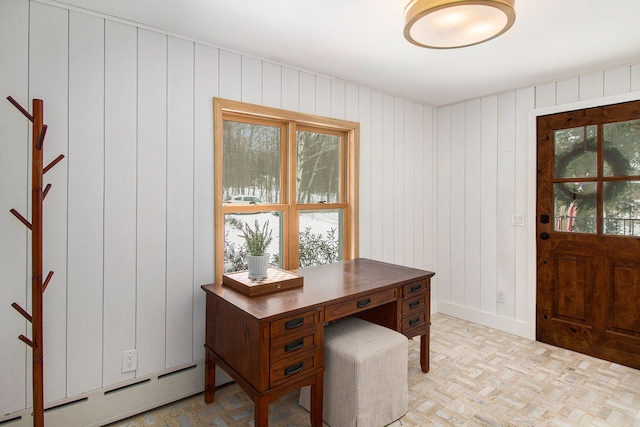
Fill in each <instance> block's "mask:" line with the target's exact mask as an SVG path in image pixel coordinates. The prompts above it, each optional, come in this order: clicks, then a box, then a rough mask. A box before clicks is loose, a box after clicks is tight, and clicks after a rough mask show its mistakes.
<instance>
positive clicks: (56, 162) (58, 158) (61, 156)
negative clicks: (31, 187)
mask: <svg viewBox="0 0 640 427" xmlns="http://www.w3.org/2000/svg"><path fill="white" fill-rule="evenodd" d="M62 159H64V154H60V155H59V156H58V157H56V158H55V159H54V160H53V161H52V162H51V163H49V164H48V165H47V166H46V167H45V168H44V169H42V174H43V175H44V174H45V173H47V172H48V171H49V169H51V168H52V167H54V166H55V165H57V164H58V162H59V161H60V160H62Z"/></svg>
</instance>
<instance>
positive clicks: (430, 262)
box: [416, 107, 438, 301]
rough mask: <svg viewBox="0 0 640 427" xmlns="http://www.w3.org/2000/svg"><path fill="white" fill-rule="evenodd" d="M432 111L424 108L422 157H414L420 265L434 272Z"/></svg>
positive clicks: (433, 142) (433, 140) (433, 134)
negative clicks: (420, 196) (419, 183)
mask: <svg viewBox="0 0 640 427" xmlns="http://www.w3.org/2000/svg"><path fill="white" fill-rule="evenodd" d="M434 110H435V109H434V108H432V107H424V113H423V120H422V123H423V131H422V138H423V139H422V144H423V156H422V158H420V157H419V156H416V162H418V163H420V162H422V164H421V165H420V167H421V168H423V170H424V175H423V179H424V209H423V212H424V221H423V226H424V232H423V235H424V264H423V265H422V268H426V269H427V270H431V271H435V269H436V267H437V265H436V257H435V252H434V251H435V248H436V247H437V244H438V242H437V235H436V231H435V230H436V229H437V227H436V224H437V223H436V221H437V210H436V203H435V196H436V194H437V193H436V179H437V177H438V168H437V167H436V160H437V158H438V151H437V149H438V147H437V144H436V142H435V131H436V130H435V126H434V117H435V111H434ZM416 170H419V169H416ZM436 288H437V286H436ZM431 300H432V301H437V289H436V290H435V291H434V294H433V295H432V298H431Z"/></svg>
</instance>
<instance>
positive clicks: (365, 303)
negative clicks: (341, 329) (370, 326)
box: [358, 298, 371, 308]
mask: <svg viewBox="0 0 640 427" xmlns="http://www.w3.org/2000/svg"><path fill="white" fill-rule="evenodd" d="M369 304H371V298H367V299H363V300H362V301H358V308H364V307H366V306H368V305H369Z"/></svg>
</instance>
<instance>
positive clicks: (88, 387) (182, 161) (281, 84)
mask: <svg viewBox="0 0 640 427" xmlns="http://www.w3.org/2000/svg"><path fill="white" fill-rule="evenodd" d="M0 7H1V8H2V9H1V10H0V11H1V12H2V13H1V14H0V24H2V26H1V28H0V31H3V32H4V31H8V32H11V34H12V36H11V37H10V39H11V42H10V43H9V42H7V41H6V40H8V39H9V38H2V39H0V48H1V49H2V50H1V52H2V53H3V54H6V56H4V55H3V58H11V59H12V61H9V62H5V61H3V62H2V64H0V67H1V68H0V69H1V70H2V75H3V79H2V82H1V83H0V84H2V86H1V87H3V88H5V89H6V90H5V91H6V92H7V95H8V94H13V95H14V96H15V97H16V98H17V99H18V100H19V101H20V102H23V103H24V104H25V105H26V106H30V99H31V98H32V97H39V98H42V99H44V100H45V122H46V123H47V124H48V125H49V131H48V134H47V142H46V147H45V155H46V158H47V161H51V160H52V159H53V158H55V157H56V156H57V155H58V154H61V153H62V154H65V155H66V156H67V157H66V158H65V160H64V161H63V162H62V163H60V164H59V165H58V166H56V167H55V168H54V169H52V170H51V171H50V172H49V173H47V175H46V177H45V178H46V179H45V180H46V181H47V182H51V183H52V184H53V188H52V190H51V193H50V194H49V196H48V197H47V201H46V203H45V218H46V222H45V269H51V270H54V271H55V275H54V279H53V280H52V282H51V285H50V287H49V288H48V289H47V293H46V297H45V312H46V328H45V354H46V357H45V364H46V369H45V372H46V378H45V386H46V400H47V401H48V402H54V401H65V400H67V399H68V398H73V397H75V396H81V395H82V394H83V393H89V392H91V391H92V390H95V389H100V388H104V387H110V386H111V387H112V386H113V385H115V384H118V383H121V382H123V381H126V380H131V379H133V378H135V377H136V376H138V377H141V376H146V375H149V374H153V373H156V372H162V371H165V370H166V369H170V368H172V367H180V366H183V365H184V364H185V363H190V362H192V361H194V362H198V361H201V360H202V359H203V357H204V349H203V341H204V323H205V317H204V316H205V313H204V306H205V298H204V292H202V290H201V289H200V286H201V285H202V284H206V283H210V282H211V280H212V279H213V277H214V269H213V258H214V256H213V239H214V231H213V213H214V208H213V176H214V171H213V143H212V141H213V97H214V96H221V97H225V98H231V99H235V100H243V101H246V102H253V103H258V104H263V105H269V106H273V107H277V108H286V109H290V110H294V111H302V112H306V113H312V114H321V115H325V116H330V117H334V118H340V119H347V120H352V121H359V122H360V123H361V139H360V146H361V153H362V154H361V168H360V182H361V188H360V201H361V207H360V221H361V239H360V254H361V255H362V256H367V257H370V258H374V259H379V260H385V261H389V262H399V263H402V264H406V265H413V266H416V267H422V268H426V269H432V270H434V269H435V265H434V263H435V259H434V257H433V254H434V253H435V251H434V241H433V239H430V238H428V237H429V236H433V235H434V234H435V233H434V230H433V229H432V227H433V224H434V223H435V221H434V218H433V208H434V206H435V205H434V203H433V201H432V200H431V199H430V197H431V195H432V194H433V182H434V181H433V175H432V170H433V161H432V159H433V157H432V156H433V154H432V153H433V150H434V149H435V147H434V143H433V139H434V126H433V123H434V109H433V108H432V107H430V106H426V105H422V104H419V103H416V102H414V101H410V100H406V99H403V98H400V97H395V96H393V95H390V94H385V93H381V92H377V91H373V90H371V89H369V88H363V87H359V86H358V85H355V84H352V83H345V82H341V81H338V80H333V79H331V78H329V77H326V76H316V75H314V74H312V73H310V72H307V71H299V70H296V69H293V68H289V67H286V66H282V65H277V64H271V63H267V62H263V61H261V60H257V59H254V58H251V57H247V56H243V55H241V54H238V53H233V52H228V51H225V50H222V49H218V48H214V47H211V46H205V45H202V44H199V43H195V42H192V41H187V40H183V39H179V38H177V37H174V36H168V35H165V34H161V33H158V32H156V31H152V30H150V29H146V28H137V27H136V26H134V25H128V24H126V23H122V22H114V21H111V20H110V19H108V18H106V19H105V18H102V17H99V16H96V15H85V14H83V13H81V12H78V11H69V10H66V9H63V8H60V7H57V6H53V5H51V4H43V3H38V2H37V1H28V0H8V1H3V2H2V3H0ZM5 12H6V13H5ZM7 17H11V19H9V18H7ZM5 24H6V25H5ZM2 34H4V33H2ZM27 55H28V57H27ZM13 59H15V61H13ZM29 64H30V67H29ZM4 76H7V78H6V79H5V78H4ZM9 90H10V91H11V93H8V91H9ZM7 104H8V103H7ZM0 112H1V113H2V115H3V117H2V124H3V126H2V130H0V131H1V132H2V136H3V140H2V144H3V145H2V155H1V156H0V158H1V159H2V160H1V161H2V162H4V163H7V162H8V163H7V167H3V168H2V170H0V182H2V183H3V186H2V190H1V191H2V192H1V193H0V194H1V196H2V199H1V203H2V207H3V211H7V210H8V209H10V208H11V207H16V208H19V209H21V211H25V210H26V209H27V204H28V200H29V199H28V198H29V183H28V179H29V172H28V171H27V167H28V165H29V162H28V160H29V157H28V153H27V150H28V147H29V144H30V140H29V139H28V129H29V126H28V123H25V121H26V119H23V118H22V116H21V115H19V113H16V112H15V111H13V107H12V106H11V105H8V106H6V105H2V106H1V107H0ZM5 123H7V126H5ZM5 135H6V137H7V138H4V136H5ZM9 139H10V140H12V142H13V143H14V145H12V146H11V147H5V145H6V144H5V142H4V141H5V140H9ZM16 139H17V140H18V141H14V140H16ZM15 142H20V143H19V144H15ZM398 148H399V150H398ZM4 163H3V165H4ZM425 174H426V175H425ZM5 182H11V183H14V185H12V186H11V188H7V186H5V185H4V183H5ZM5 204H6V205H7V206H6V209H4V208H5ZM0 221H1V222H0V224H2V227H3V236H8V239H3V240H2V252H1V253H2V254H3V257H2V259H0V263H1V265H2V267H3V268H2V271H1V274H2V278H3V279H4V278H6V279H7V280H3V281H2V282H1V283H0V289H1V291H2V292H0V296H1V298H2V302H3V304H4V302H5V300H6V304H4V305H3V306H4V307H5V308H3V309H0V319H2V320H3V323H2V324H3V328H2V331H1V333H2V338H3V339H5V338H6V339H5V340H4V341H3V342H6V343H7V346H6V347H7V348H8V350H7V351H5V350H3V352H2V356H1V357H2V358H1V359H0V362H1V365H0V372H2V380H3V381H2V382H1V383H0V413H2V414H7V413H11V412H15V411H19V410H21V409H23V408H25V407H28V406H30V404H31V400H30V397H29V396H30V389H31V382H30V373H29V371H30V369H29V368H30V351H27V350H26V349H25V346H24V344H23V343H21V342H20V341H19V340H18V339H17V336H18V335H19V334H21V333H25V332H27V333H28V330H27V329H26V324H25V322H24V321H23V320H21V318H20V316H19V315H18V314H17V313H15V312H14V311H13V310H12V309H11V307H10V304H11V302H13V301H14V300H15V301H17V302H19V303H21V304H22V305H24V306H26V307H27V308H28V305H29V302H28V301H30V299H29V295H28V289H29V288H30V286H29V285H30V282H29V283H27V277H29V274H28V271H27V268H28V266H27V260H28V256H29V255H28V250H27V244H28V236H29V235H28V234H27V232H26V231H25V229H24V227H23V226H22V224H20V223H17V221H16V220H15V218H13V217H12V216H11V215H10V214H8V215H6V216H2V217H1V218H0ZM16 223H17V224H16ZM5 224H6V226H7V227H10V230H7V233H6V234H5V233H4V230H5ZM16 249H17V250H16ZM4 254H7V256H4ZM5 320H6V322H5ZM5 325H6V327H4V326H5ZM131 349H137V350H138V370H137V372H131V373H125V374H123V373H121V362H122V352H123V351H125V350H131ZM15 367H19V369H15ZM25 372H26V373H25ZM16 391H17V392H16ZM2 419H3V418H2V417H0V421H1V420H2Z"/></svg>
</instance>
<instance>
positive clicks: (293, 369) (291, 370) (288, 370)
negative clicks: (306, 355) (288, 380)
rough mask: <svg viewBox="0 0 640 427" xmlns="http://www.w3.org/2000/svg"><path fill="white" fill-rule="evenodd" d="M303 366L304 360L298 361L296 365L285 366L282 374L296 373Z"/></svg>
mask: <svg viewBox="0 0 640 427" xmlns="http://www.w3.org/2000/svg"><path fill="white" fill-rule="evenodd" d="M303 368H304V362H300V363H298V364H296V365H291V366H289V367H288V368H285V369H284V374H285V375H293V374H297V373H298V372H300V371H302V369H303Z"/></svg>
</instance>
